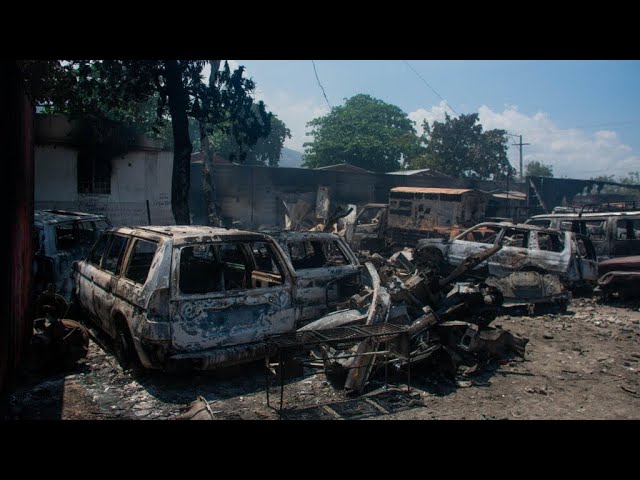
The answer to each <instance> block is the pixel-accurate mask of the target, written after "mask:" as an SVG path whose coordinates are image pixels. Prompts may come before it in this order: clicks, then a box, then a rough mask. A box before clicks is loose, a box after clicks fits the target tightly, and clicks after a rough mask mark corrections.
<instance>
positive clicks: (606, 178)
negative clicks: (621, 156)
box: [590, 172, 640, 195]
mask: <svg viewBox="0 0 640 480" xmlns="http://www.w3.org/2000/svg"><path fill="white" fill-rule="evenodd" d="M590 180H595V181H597V182H614V183H621V184H622V185H640V172H629V173H628V174H627V175H621V176H619V177H618V178H617V179H616V177H615V175H599V176H597V177H591V178H590ZM600 193H615V194H618V195H638V190H637V189H635V188H625V187H623V186H620V185H605V186H604V187H603V188H602V190H600Z"/></svg>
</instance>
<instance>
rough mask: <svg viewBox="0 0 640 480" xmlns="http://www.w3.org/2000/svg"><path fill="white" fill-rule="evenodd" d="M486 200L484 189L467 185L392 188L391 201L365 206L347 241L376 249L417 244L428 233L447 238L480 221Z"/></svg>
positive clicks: (431, 235)
mask: <svg viewBox="0 0 640 480" xmlns="http://www.w3.org/2000/svg"><path fill="white" fill-rule="evenodd" d="M487 202H488V198H487V195H486V194H485V193H483V192H481V191H479V190H473V189H468V188H422V187H396V188H392V189H391V190H390V192H389V204H379V203H378V204H367V205H365V206H364V207H363V208H362V211H361V212H360V213H359V214H358V216H357V218H356V222H355V226H354V227H353V231H352V232H351V231H349V232H347V241H349V243H350V244H351V245H352V246H353V248H354V249H356V250H360V249H362V250H372V251H375V250H380V249H382V248H383V247H384V246H388V245H393V244H395V245H403V246H414V245H416V243H417V242H418V241H419V240H420V239H422V238H427V237H435V238H447V237H449V235H450V233H451V232H452V231H456V230H457V231H460V229H461V228H467V227H471V226H473V225H475V224H476V223H478V222H480V221H481V219H483V218H484V214H485V210H486V206H487Z"/></svg>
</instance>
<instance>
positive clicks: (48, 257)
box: [33, 210, 111, 299]
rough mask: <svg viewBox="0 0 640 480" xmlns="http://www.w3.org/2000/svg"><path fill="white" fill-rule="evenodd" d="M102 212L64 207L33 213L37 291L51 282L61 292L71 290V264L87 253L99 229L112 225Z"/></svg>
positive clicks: (35, 290) (66, 293)
mask: <svg viewBox="0 0 640 480" xmlns="http://www.w3.org/2000/svg"><path fill="white" fill-rule="evenodd" d="M110 227H111V222H109V220H108V219H107V218H106V217H105V216H103V215H93V214H88V213H81V212H68V211H64V210H36V211H35V212H34V241H35V249H34V251H35V258H34V266H33V267H34V284H35V285H34V293H35V294H39V293H41V292H42V291H43V290H45V288H47V286H48V285H49V284H50V283H52V284H54V286H55V288H56V290H57V291H58V293H59V294H60V295H62V296H63V297H65V298H67V299H68V298H69V297H70V295H71V291H72V282H71V265H72V264H73V262H74V261H76V260H81V259H83V258H85V257H86V256H87V254H88V253H89V250H91V247H92V246H93V244H94V243H95V241H96V240H97V238H98V236H99V235H100V232H102V231H103V230H105V229H107V228H110Z"/></svg>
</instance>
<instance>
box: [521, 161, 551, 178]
mask: <svg viewBox="0 0 640 480" xmlns="http://www.w3.org/2000/svg"><path fill="white" fill-rule="evenodd" d="M524 174H525V176H527V177H553V165H549V164H546V163H542V162H539V161H537V160H532V161H531V162H529V163H527V167H526V168H525V172H524Z"/></svg>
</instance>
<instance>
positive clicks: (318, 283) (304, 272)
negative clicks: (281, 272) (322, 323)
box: [274, 232, 362, 322]
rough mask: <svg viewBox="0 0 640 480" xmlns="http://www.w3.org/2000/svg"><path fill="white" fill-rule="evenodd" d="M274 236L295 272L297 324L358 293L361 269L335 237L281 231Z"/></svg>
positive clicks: (340, 239) (350, 252)
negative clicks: (298, 308)
mask: <svg viewBox="0 0 640 480" xmlns="http://www.w3.org/2000/svg"><path fill="white" fill-rule="evenodd" d="M274 237H275V238H276V239H277V241H278V243H279V244H280V246H281V247H282V249H283V250H284V252H285V253H286V254H287V256H288V257H289V260H290V261H291V265H292V266H293V269H294V272H295V276H296V296H297V301H298V303H299V304H300V305H301V309H302V311H301V312H300V319H299V320H300V321H301V322H306V321H311V320H315V319H317V318H318V317H320V316H321V315H324V314H325V313H327V312H328V311H330V310H332V309H334V308H335V307H336V306H337V305H338V303H339V302H341V301H344V299H345V298H347V297H350V296H352V295H354V294H355V293H357V292H358V291H359V290H360V287H361V270H362V266H361V265H360V262H359V261H358V259H357V257H356V255H355V254H354V253H353V251H352V250H351V248H350V247H349V245H347V243H346V242H345V241H344V240H343V239H342V238H341V237H339V236H338V235H335V234H333V233H323V232H281V233H279V234H277V235H274Z"/></svg>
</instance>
